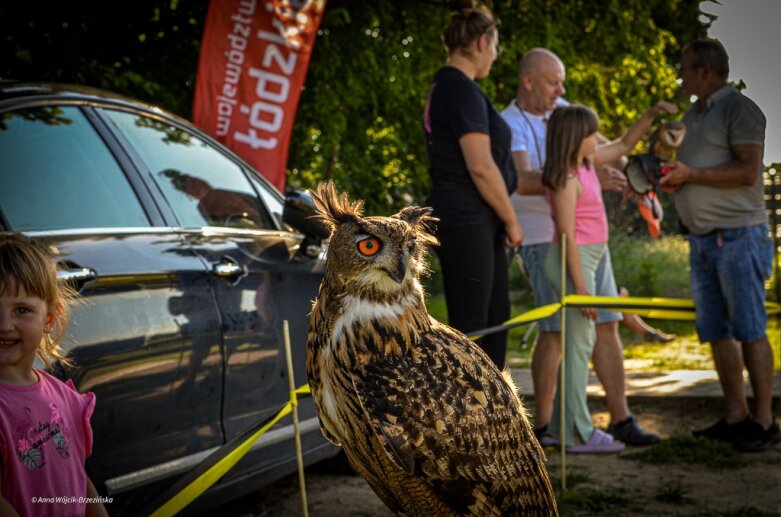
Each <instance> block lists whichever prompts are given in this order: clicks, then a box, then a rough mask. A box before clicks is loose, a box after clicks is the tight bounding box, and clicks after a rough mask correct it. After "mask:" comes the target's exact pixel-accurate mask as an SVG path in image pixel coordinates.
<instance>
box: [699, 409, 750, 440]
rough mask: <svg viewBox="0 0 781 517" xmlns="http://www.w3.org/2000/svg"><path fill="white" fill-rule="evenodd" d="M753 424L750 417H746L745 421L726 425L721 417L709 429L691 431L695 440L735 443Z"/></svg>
mask: <svg viewBox="0 0 781 517" xmlns="http://www.w3.org/2000/svg"><path fill="white" fill-rule="evenodd" d="M753 422H754V421H753V420H752V419H751V415H749V416H747V417H746V419H745V420H742V421H740V422H737V423H734V424H728V423H727V419H726V418H723V417H722V418H721V419H719V421H718V422H716V423H715V424H713V425H711V426H710V427H706V428H705V429H698V430H696V431H692V435H694V437H695V438H705V439H707V440H711V441H714V442H728V443H735V442H737V441H738V440H740V439H741V437H742V436H743V435H744V434H746V432H747V429H748V428H749V427H750V426H751V424H752V423H753ZM748 432H749V433H750V432H751V431H750V430H749V431H748Z"/></svg>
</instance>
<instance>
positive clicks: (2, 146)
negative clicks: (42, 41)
mask: <svg viewBox="0 0 781 517" xmlns="http://www.w3.org/2000/svg"><path fill="white" fill-rule="evenodd" d="M0 156H2V159H0V209H2V211H3V213H4V214H5V216H6V218H7V219H8V222H9V223H10V224H11V226H12V227H13V229H15V230H19V231H45V230H59V229H66V228H101V227H138V226H150V222H149V218H148V217H147V216H146V213H145V212H144V209H143V207H142V206H141V203H140V202H139V200H138V197H137V196H136V194H135V192H134V191H133V189H132V187H131V185H130V183H129V182H128V179H127V177H126V176H125V174H124V173H123V172H122V169H121V168H120V167H119V164H118V163H117V161H116V160H115V159H114V156H113V155H112V154H111V152H110V151H109V149H108V148H107V147H106V144H105V142H103V140H102V139H101V137H100V136H99V135H98V133H97V132H96V131H95V128H94V127H92V125H91V124H90V123H89V121H88V120H87V119H86V118H85V116H84V114H83V113H82V112H81V111H80V109H79V108H77V107H72V106H42V107H37V108H29V109H24V110H18V111H10V112H5V113H3V114H0Z"/></svg>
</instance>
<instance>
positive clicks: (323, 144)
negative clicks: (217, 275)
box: [288, 0, 707, 213]
mask: <svg viewBox="0 0 781 517" xmlns="http://www.w3.org/2000/svg"><path fill="white" fill-rule="evenodd" d="M699 3H700V2H699V1H698V0H650V1H649V0H646V1H643V0H606V1H600V2H588V1H553V0H502V1H495V2H494V3H493V8H494V13H495V14H496V15H497V16H498V17H499V18H500V20H501V21H502V27H501V30H500V45H501V48H502V52H501V54H500V56H499V58H498V60H497V62H496V63H495V65H494V67H493V70H492V73H491V75H490V77H489V78H487V79H485V80H483V81H482V82H481V86H482V87H483V89H484V90H485V91H486V92H487V93H488V95H489V97H491V98H492V100H494V102H495V103H496V105H497V107H498V108H499V109H501V108H503V107H504V106H505V105H506V104H507V103H508V102H510V101H512V99H513V98H514V97H515V93H516V89H517V86H518V61H519V59H520V57H521V56H522V55H523V53H524V52H525V51H527V50H529V49H531V48H533V47H539V46H544V47H547V48H549V49H551V50H553V51H554V52H556V53H557V54H558V55H559V56H561V58H562V60H563V61H564V63H565V65H566V66H567V82H566V86H567V89H568V92H567V98H568V99H570V100H573V101H577V102H581V103H584V104H587V105H589V106H591V107H593V108H594V109H595V110H596V111H597V112H598V113H599V114H600V117H601V119H602V131H603V133H605V134H606V135H608V136H610V137H617V136H619V135H620V134H621V132H623V130H624V129H625V128H626V127H627V126H628V125H629V124H631V123H632V122H633V121H634V120H636V119H637V118H638V117H639V116H640V114H641V113H642V112H643V111H644V110H645V109H646V108H648V107H649V106H650V105H652V104H653V103H654V102H656V101H657V100H660V99H667V100H682V99H677V97H676V96H677V85H676V82H675V79H676V71H675V67H674V64H675V63H676V61H677V56H678V53H679V50H680V46H681V44H682V43H683V42H685V41H688V40H690V39H693V38H695V37H698V36H702V35H704V34H705V30H706V24H705V23H703V21H702V20H701V19H700V16H701V13H700V11H699ZM448 19H449V13H448V11H447V8H446V3H444V2H425V1H422V0H397V1H395V2H373V3H372V2H356V1H350V0H344V1H338V0H331V1H330V3H329V8H328V10H327V11H326V15H325V17H324V19H323V22H322V23H321V27H320V34H319V37H318V40H317V43H316V46H315V52H314V55H313V57H312V64H311V67H310V71H309V76H308V78H307V83H306V90H305V92H304V93H303V95H302V97H301V103H300V107H299V112H298V115H297V119H296V127H295V129H294V138H293V141H292V144H291V145H292V147H291V155H290V158H289V164H290V173H289V174H288V180H289V181H290V182H291V183H293V184H295V185H297V186H301V187H306V186H309V185H313V184H314V183H316V182H317V181H318V180H321V179H334V180H335V181H336V182H337V183H338V184H339V185H340V186H341V187H342V188H344V189H346V190H348V191H350V192H352V193H354V194H355V195H359V196H362V197H363V198H364V199H365V200H366V204H367V208H368V210H369V211H371V212H381V213H383V212H384V213H387V212H390V211H392V210H395V209H397V208H399V207H400V206H404V205H406V204H408V203H409V202H416V203H422V202H424V200H425V197H426V195H427V193H428V185H429V183H428V172H427V167H428V159H427V156H426V149H425V146H424V142H423V136H422V134H423V132H422V113H423V109H424V105H425V100H426V95H427V93H428V89H429V86H430V83H431V79H432V77H433V75H434V73H435V72H436V70H437V69H438V68H439V67H440V66H442V65H443V64H444V62H445V60H446V58H447V54H446V52H445V50H444V47H443V45H442V43H441V33H442V30H443V29H444V27H445V26H446V24H447V22H448ZM705 21H707V20H705Z"/></svg>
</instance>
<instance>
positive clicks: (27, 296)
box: [0, 233, 107, 516]
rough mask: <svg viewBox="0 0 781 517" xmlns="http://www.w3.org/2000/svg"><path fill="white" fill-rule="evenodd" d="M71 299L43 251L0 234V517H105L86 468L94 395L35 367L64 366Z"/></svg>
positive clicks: (23, 240) (13, 236)
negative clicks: (63, 343)
mask: <svg viewBox="0 0 781 517" xmlns="http://www.w3.org/2000/svg"><path fill="white" fill-rule="evenodd" d="M73 298H74V292H73V291H72V290H71V289H69V288H67V287H66V286H64V285H61V284H59V283H58V281H57V271H56V269H55V268H54V265H53V264H52V262H51V258H50V256H49V254H48V253H47V252H46V250H45V249H44V248H43V247H41V246H40V245H39V244H38V243H36V242H35V241H33V240H32V239H30V238H28V237H25V236H24V235H21V234H18V233H0V515H4V516H5V515H22V516H25V515H35V516H46V515H52V516H55V515H56V516H61V515H90V516H92V515H107V513H106V509H105V508H104V506H103V504H102V503H101V502H100V498H99V497H98V495H97V491H96V490H95V486H94V485H93V484H92V482H91V481H90V480H89V478H88V477H87V474H86V472H85V470H84V462H85V460H86V458H87V457H88V456H89V455H90V452H91V449H92V429H91V427H90V423H89V420H90V416H91V415H92V411H93V408H94V407H95V396H94V395H93V394H92V393H87V394H80V393H79V392H77V391H76V388H75V387H74V385H73V383H72V382H71V381H68V382H67V383H63V382H62V381H60V380H59V379H57V378H55V377H54V376H52V375H51V374H49V373H47V372H45V371H44V370H42V369H39V368H36V367H35V359H36V357H37V358H39V359H40V360H41V361H42V362H43V363H44V364H49V363H50V362H51V361H52V360H53V359H59V360H64V358H63V357H62V355H61V354H60V353H59V352H58V350H57V346H58V345H59V343H60V342H61V340H62V338H63V336H64V334H65V332H66V330H67V324H68V306H69V303H70V302H71V300H73ZM64 501H66V502H67V504H66V503H64Z"/></svg>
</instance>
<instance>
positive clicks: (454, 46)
mask: <svg viewBox="0 0 781 517" xmlns="http://www.w3.org/2000/svg"><path fill="white" fill-rule="evenodd" d="M499 25H500V22H499V20H497V19H496V18H494V15H493V14H492V13H491V10H490V9H489V8H488V7H486V6H485V5H483V4H481V3H479V2H477V1H476V0H451V2H450V23H449V24H448V26H447V28H446V29H445V32H444V34H443V35H442V39H443V40H444V43H445V48H447V50H448V52H450V53H453V52H455V51H457V50H462V51H463V50H465V49H466V48H468V47H469V46H470V45H471V44H472V43H474V42H475V41H477V40H478V39H480V36H482V35H483V34H488V35H489V36H490V38H491V39H492V40H495V39H496V35H497V32H498V30H499Z"/></svg>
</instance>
